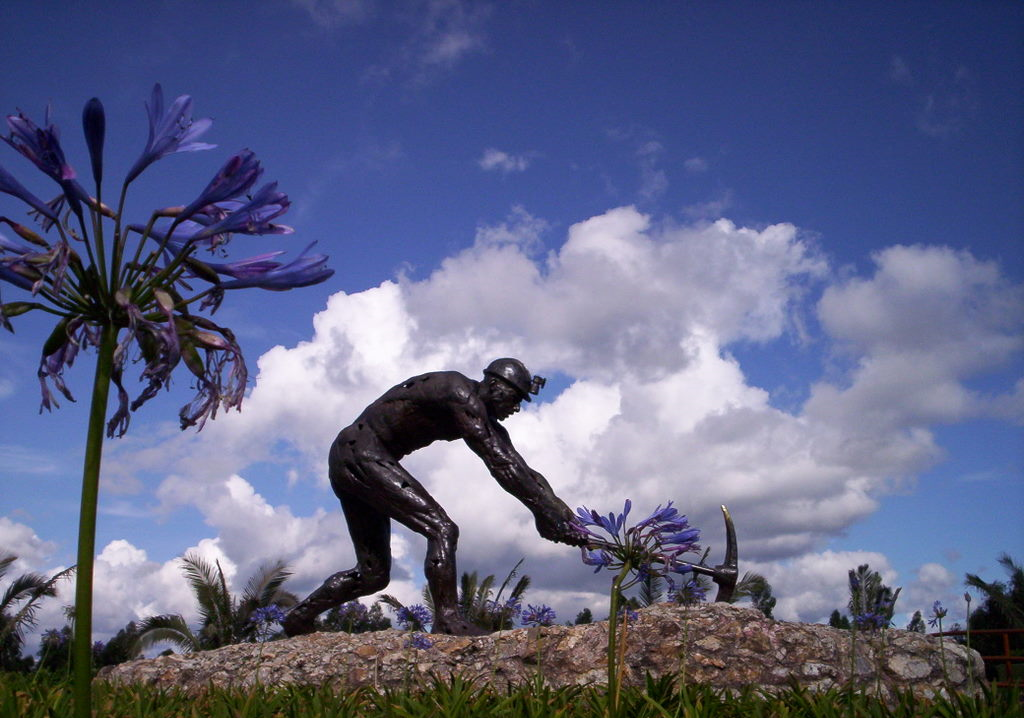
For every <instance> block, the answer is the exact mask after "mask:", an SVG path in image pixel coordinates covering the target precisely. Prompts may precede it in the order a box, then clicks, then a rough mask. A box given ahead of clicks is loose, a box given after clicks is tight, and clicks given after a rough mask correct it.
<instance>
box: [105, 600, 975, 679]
mask: <svg viewBox="0 0 1024 718" xmlns="http://www.w3.org/2000/svg"><path fill="white" fill-rule="evenodd" d="M627 631H628V633H627V636H626V641H625V643H626V651H625V663H626V667H625V671H624V678H623V681H624V683H625V684H627V685H638V684H642V683H643V681H644V677H645V675H646V674H648V673H650V674H651V675H653V676H661V675H665V674H676V673H679V672H680V670H681V671H682V674H683V677H684V679H685V680H686V682H688V683H706V684H710V685H713V686H718V687H722V688H728V689H739V688H743V687H745V686H752V687H759V688H762V689H765V690H768V691H776V690H781V689H784V688H786V687H788V686H789V685H790V683H791V682H792V681H794V680H795V681H796V682H797V683H799V684H800V685H802V686H805V687H807V688H809V689H811V690H820V689H827V688H830V687H833V686H845V685H847V682H848V681H849V679H850V676H851V672H852V673H853V677H854V681H855V685H856V686H857V688H858V689H860V690H865V691H868V692H875V691H880V692H881V693H882V694H883V695H884V696H889V695H891V693H892V691H893V690H894V689H897V690H910V691H912V692H914V693H915V694H917V695H919V696H922V697H931V696H934V695H936V694H940V693H946V692H947V691H948V690H953V691H962V692H966V691H968V690H969V689H970V688H971V687H972V686H973V687H974V689H975V690H980V687H981V685H982V683H983V682H984V671H983V668H982V661H981V658H980V656H979V655H978V653H977V652H976V651H971V652H970V654H969V653H968V651H967V649H966V648H964V647H963V646H960V645H958V644H955V643H953V642H951V641H948V640H947V641H945V642H944V643H943V644H942V645H941V647H940V643H939V639H937V638H929V637H927V636H924V635H922V634H919V633H910V632H907V631H899V630H888V631H884V632H880V633H875V634H870V633H857V634H852V633H851V632H850V631H842V630H838V629H834V628H829V627H828V626H823V625H819V624H802V623H785V622H782V621H773V620H769V619H766V618H765V617H764V616H763V615H762V614H761V613H760V612H759V611H757V610H755V609H752V608H741V607H738V606H731V605H728V604H721V603H714V604H703V605H700V606H697V607H693V608H684V607H682V606H678V605H674V604H668V603H663V604H658V605H655V606H651V607H650V608H646V609H643V610H642V611H640V613H639V618H638V619H637V620H636V621H634V622H631V623H630V625H629V626H628V629H627ZM408 638H409V634H407V633H403V632H400V631H396V630H388V631H380V632H378V633H363V634H357V635H351V634H347V633H315V634H312V635H309V636H299V637H296V638H289V639H286V640H282V641H274V642H271V643H264V644H251V643H249V644H241V645H236V646H228V647H227V648H221V649H219V650H216V651H207V652H204V653H196V654H192V655H175V656H163V657H160V658H153V659H146V660H138V661H133V662H131V663H124V664H121V665H120V666H116V667H114V668H113V669H104V672H103V673H101V675H100V677H99V679H98V680H107V681H112V682H122V683H131V682H139V683H148V684H151V685H156V686H165V687H171V686H176V687H181V688H185V689H188V690H200V689H202V688H204V687H205V686H208V685H210V684H213V685H217V686H246V685H251V684H253V683H256V682H262V683H266V684H284V683H294V684H315V685H330V686H333V687H335V688H338V689H344V688H350V687H354V686H362V685H371V686H375V687H379V688H383V687H391V688H400V687H403V686H408V687H415V686H416V685H420V684H422V683H424V682H426V681H428V680H429V679H430V677H431V676H439V677H442V678H444V677H447V676H449V675H451V674H459V675H462V676H465V677H472V678H475V679H477V680H480V681H482V682H487V683H491V684H494V685H499V686H505V685H506V684H508V683H511V684H521V683H526V682H528V681H533V680H535V679H536V678H537V676H538V674H539V675H540V676H542V677H543V680H544V682H545V683H546V684H548V685H551V686H565V685H571V684H585V683H603V682H604V680H605V670H606V658H605V656H606V650H605V647H606V646H607V641H608V623H607V622H605V621H602V622H600V623H593V624H590V625H585V626H552V627H550V628H541V629H536V628H530V629H527V628H521V629H516V630H514V631H506V632H504V633H500V634H493V635H490V636H484V637H480V638H465V637H459V636H430V639H431V640H432V641H433V647H432V648H430V649H426V650H424V649H417V648H412V647H410V646H409V645H408ZM851 651H852V658H851ZM969 661H970V663H969ZM969 665H971V666H972V672H973V681H971V680H969V679H968V666H969Z"/></svg>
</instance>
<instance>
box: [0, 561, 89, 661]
mask: <svg viewBox="0 0 1024 718" xmlns="http://www.w3.org/2000/svg"><path fill="white" fill-rule="evenodd" d="M17 560H18V557H17V556H15V555H14V554H13V553H9V552H7V551H0V580H3V578H4V577H5V576H6V575H7V572H8V570H10V568H11V565H12V564H13V563H14V562H15V561H17ZM74 570H75V567H74V566H72V567H71V568H66V569H64V570H63V571H60V572H58V573H55V574H54V575H53V576H50V577H49V578H47V577H46V576H43V575H41V574H38V573H23V574H21V575H20V576H17V577H15V578H14V579H13V580H12V581H11V582H10V584H8V586H7V588H6V589H5V590H4V593H3V596H2V597H0V668H3V669H5V670H14V669H16V668H17V667H19V666H20V665H21V663H22V661H21V646H22V642H23V641H24V637H25V629H27V628H31V627H32V626H34V625H35V622H36V611H38V610H39V601H40V600H41V599H42V598H43V597H44V596H56V595H57V581H59V580H60V579H62V578H65V577H67V576H69V575H71V574H72V573H73V572H74ZM19 604H20V605H19ZM16 606H17V608H18V610H17V612H15V613H14V614H13V615H12V614H10V613H9V611H13V610H14V609H15V607H16Z"/></svg>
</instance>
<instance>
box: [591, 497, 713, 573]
mask: <svg viewBox="0 0 1024 718" xmlns="http://www.w3.org/2000/svg"><path fill="white" fill-rule="evenodd" d="M632 507H633V502H632V501H630V500H629V499H626V503H625V505H624V506H623V509H622V513H620V514H615V513H609V514H608V515H607V516H604V515H602V514H599V513H598V512H597V511H594V510H591V509H588V508H586V507H585V506H581V507H580V508H578V509H576V515H577V517H578V521H579V524H580V531H582V532H583V533H584V534H586V536H587V538H588V541H589V546H588V547H584V548H582V549H580V550H581V552H582V558H583V563H585V564H587V565H588V566H594V567H595V568H594V572H595V573H597V572H598V571H600V570H601V569H602V568H607V569H610V570H613V571H621V570H623V569H624V568H627V570H628V571H629V572H632V573H633V578H632V580H630V581H627V582H626V583H624V584H623V585H622V586H620V589H622V590H624V589H626V588H628V587H629V586H632V585H634V584H635V583H638V582H640V581H643V580H645V579H647V578H648V577H651V576H656V577H665V576H667V574H669V573H678V574H682V573H688V572H689V571H690V564H689V563H686V562H684V561H681V560H680V556H682V555H683V554H685V553H689V552H693V551H697V550H699V549H700V546H699V545H698V544H697V540H698V539H699V538H700V530H699V529H695V528H691V527H690V524H689V521H688V520H687V518H686V516H685V515H683V514H680V513H679V511H678V510H676V509H675V508H674V507H673V506H672V502H671V501H669V502H668V503H667V504H666V505H665V506H664V507H662V506H658V507H657V508H656V509H655V510H654V511H653V512H652V513H651V515H650V516H648V517H647V518H645V519H643V520H642V521H640V522H638V523H636V524H635V525H633V526H630V527H628V528H627V527H626V519H627V518H628V517H629V512H630V510H631V509H632Z"/></svg>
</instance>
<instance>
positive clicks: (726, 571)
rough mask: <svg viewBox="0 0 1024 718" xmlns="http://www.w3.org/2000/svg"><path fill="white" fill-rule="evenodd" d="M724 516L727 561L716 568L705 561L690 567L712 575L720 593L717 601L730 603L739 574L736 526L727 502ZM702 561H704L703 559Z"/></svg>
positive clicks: (723, 508) (723, 507)
mask: <svg viewBox="0 0 1024 718" xmlns="http://www.w3.org/2000/svg"><path fill="white" fill-rule="evenodd" d="M722 516H723V517H725V561H724V562H722V563H720V564H718V565H717V566H715V567H714V568H709V567H708V566H705V565H704V564H703V563H693V564H690V568H691V569H692V570H693V572H694V573H699V574H701V575H702V576H710V577H711V580H712V581H714V582H715V583H716V584H718V595H717V596H715V601H717V602H719V603H728V602H729V599H731V598H732V594H733V592H734V591H735V590H736V578H737V576H739V568H738V564H737V556H738V552H737V549H736V527H735V526H733V523H732V516H730V515H729V509H727V508H725V504H723V505H722ZM701 561H702V562H703V559H701Z"/></svg>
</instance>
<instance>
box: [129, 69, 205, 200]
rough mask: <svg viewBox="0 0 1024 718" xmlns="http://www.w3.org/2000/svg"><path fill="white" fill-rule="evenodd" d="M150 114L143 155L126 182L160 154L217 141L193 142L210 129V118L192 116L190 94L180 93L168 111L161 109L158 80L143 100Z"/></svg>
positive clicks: (160, 92)
mask: <svg viewBox="0 0 1024 718" xmlns="http://www.w3.org/2000/svg"><path fill="white" fill-rule="evenodd" d="M146 113H147V114H148V115H149V139H148V140H147V141H146V147H145V149H144V150H143V151H142V155H141V156H140V157H139V159H137V160H136V161H135V164H134V165H132V168H131V170H129V171H128V176H127V177H126V178H125V184H127V183H129V182H131V181H132V180H134V179H135V178H136V177H138V176H139V175H140V174H141V173H142V172H143V170H145V169H146V168H147V167H149V165H151V164H153V163H154V162H156V161H157V160H158V159H160V158H161V157H166V156H167V155H170V154H174V153H176V152H195V151H196V150H209V149H212V148H214V147H216V146H217V145H209V144H206V143H205V142H196V141H195V140H196V138H197V137H199V135H201V134H203V133H204V132H206V131H207V130H208V129H210V125H212V124H213V120H210V119H202V120H195V121H193V120H192V98H191V97H189V96H188V95H182V96H180V97H179V98H178V99H176V100H175V101H174V104H173V105H171V106H170V108H169V109H168V110H167V112H164V91H163V88H161V87H160V84H159V83H157V84H156V85H154V86H153V94H152V95H151V96H150V100H149V102H147V103H146Z"/></svg>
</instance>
